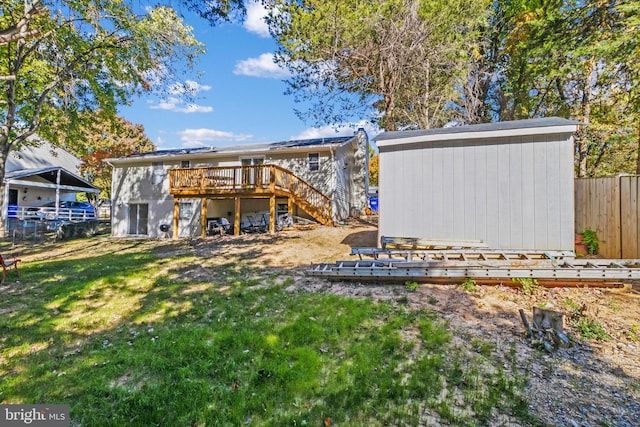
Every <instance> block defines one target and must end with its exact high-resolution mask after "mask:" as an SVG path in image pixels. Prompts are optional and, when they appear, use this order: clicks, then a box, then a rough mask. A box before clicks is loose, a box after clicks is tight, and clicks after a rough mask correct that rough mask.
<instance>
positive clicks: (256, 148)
mask: <svg viewBox="0 0 640 427" xmlns="http://www.w3.org/2000/svg"><path fill="white" fill-rule="evenodd" d="M352 139H353V136H340V137H333V138H315V139H301V140H300V139H299V140H290V141H281V142H269V143H257V144H241V145H230V146H220V147H197V148H179V149H172V150H158V151H150V152H147V153H139V154H132V155H129V156H125V157H118V158H114V159H107V161H108V162H111V163H120V162H128V161H135V160H142V159H145V160H155V159H164V158H168V157H172V158H175V157H185V158H193V157H218V156H224V155H233V154H255V153H268V152H274V151H279V152H296V151H301V150H303V151H310V150H317V149H320V148H327V149H328V148H330V147H336V146H341V145H343V144H345V143H347V142H349V141H351V140H352Z"/></svg>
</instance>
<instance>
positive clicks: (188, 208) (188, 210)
mask: <svg viewBox="0 0 640 427" xmlns="http://www.w3.org/2000/svg"><path fill="white" fill-rule="evenodd" d="M179 208H180V212H179V214H178V215H179V218H180V219H184V220H187V221H189V220H191V218H193V203H192V202H180V205H179Z"/></svg>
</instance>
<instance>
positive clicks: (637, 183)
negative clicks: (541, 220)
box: [575, 175, 640, 258]
mask: <svg viewBox="0 0 640 427" xmlns="http://www.w3.org/2000/svg"><path fill="white" fill-rule="evenodd" d="M639 222H640V176H637V175H622V176H615V177H605V178H580V179H576V182H575V227H576V232H577V233H579V232H580V231H582V230H585V229H591V230H594V231H596V233H597V236H598V239H599V241H600V247H599V251H598V253H599V254H600V255H602V256H603V257H605V258H640V227H639Z"/></svg>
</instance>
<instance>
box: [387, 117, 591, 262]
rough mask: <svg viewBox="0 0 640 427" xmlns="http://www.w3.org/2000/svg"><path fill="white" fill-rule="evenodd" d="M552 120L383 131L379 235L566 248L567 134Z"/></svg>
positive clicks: (569, 245) (569, 231)
mask: <svg viewBox="0 0 640 427" xmlns="http://www.w3.org/2000/svg"><path fill="white" fill-rule="evenodd" d="M579 125H580V123H579V122H576V121H572V120H567V119H562V118H557V117H551V118H542V119H531V120H516V121H509V122H498V123H487V124H479V125H466V126H458V127H451V128H441V129H429V130H415V131H397V132H384V133H382V134H380V135H378V136H377V137H376V138H375V140H376V143H377V145H378V148H379V150H380V165H379V189H378V192H379V200H378V208H379V228H378V230H379V235H380V236H393V237H410V238H429V239H443V240H482V241H483V242H485V243H487V244H488V245H489V247H490V248H496V249H513V250H518V249H534V250H573V248H574V200H573V194H574V193H573V188H574V178H573V151H574V148H573V134H574V133H575V132H576V131H577V129H578V127H579Z"/></svg>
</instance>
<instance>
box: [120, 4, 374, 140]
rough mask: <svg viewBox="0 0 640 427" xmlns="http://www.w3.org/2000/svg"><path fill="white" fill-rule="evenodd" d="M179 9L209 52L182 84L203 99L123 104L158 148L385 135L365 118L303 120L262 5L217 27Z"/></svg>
mask: <svg viewBox="0 0 640 427" xmlns="http://www.w3.org/2000/svg"><path fill="white" fill-rule="evenodd" d="M179 12H180V13H182V14H183V15H185V21H186V23H187V24H188V25H191V26H192V27H193V29H194V35H195V37H196V39H198V41H200V42H201V43H204V44H205V46H206V50H207V52H206V54H204V55H202V56H201V57H200V60H199V61H198V62H197V64H196V68H195V70H194V73H193V78H192V79H188V80H185V81H183V82H181V83H182V84H186V85H189V87H190V88H191V89H192V90H193V91H194V92H196V93H197V95H196V99H195V100H193V101H192V102H190V103H186V102H184V101H183V100H181V99H180V98H179V96H178V95H177V94H176V96H171V95H170V96H167V97H164V98H158V97H146V98H139V99H136V100H134V102H133V104H132V105H131V106H128V107H123V108H121V109H120V115H121V116H123V117H124V118H125V119H127V120H129V121H130V122H132V123H137V124H141V125H143V126H144V128H145V133H146V135H147V137H148V138H149V139H151V141H153V143H154V144H155V145H156V146H157V148H158V149H172V148H194V147H203V146H205V147H209V146H222V145H238V144H243V143H257V142H279V141H287V140H291V139H308V138H321V137H332V136H343V135H352V134H353V132H354V131H355V130H356V129H357V128H358V127H363V128H365V130H367V133H368V136H369V139H370V140H371V139H372V138H373V137H374V136H375V135H376V134H377V133H378V131H377V130H375V129H374V128H373V127H372V126H371V124H369V123H368V122H367V121H366V120H362V122H359V123H351V124H338V125H334V126H325V127H322V128H313V127H311V126H310V125H308V124H305V122H303V121H302V120H301V119H300V118H298V116H297V115H296V114H295V109H296V108H298V109H300V108H301V107H300V105H299V104H296V102H295V101H294V97H293V95H285V94H284V92H285V89H286V85H285V83H284V81H283V80H284V79H286V78H287V71H286V70H283V69H281V68H279V67H278V66H277V65H276V64H275V63H274V62H273V53H274V52H275V51H276V47H277V46H276V43H275V41H274V40H273V39H272V38H271V37H270V35H269V32H268V29H267V26H266V24H265V23H264V20H263V17H264V14H265V11H264V9H263V8H262V6H260V5H259V4H251V3H250V4H249V5H248V7H247V16H246V19H245V20H244V22H242V23H223V24H218V25H216V26H215V27H214V26H211V24H209V23H208V22H207V21H205V20H203V19H201V18H199V17H197V16H195V15H193V14H189V13H188V12H185V11H184V10H180V11H179ZM176 92H177V91H176ZM336 129H337V130H338V132H336Z"/></svg>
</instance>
